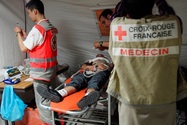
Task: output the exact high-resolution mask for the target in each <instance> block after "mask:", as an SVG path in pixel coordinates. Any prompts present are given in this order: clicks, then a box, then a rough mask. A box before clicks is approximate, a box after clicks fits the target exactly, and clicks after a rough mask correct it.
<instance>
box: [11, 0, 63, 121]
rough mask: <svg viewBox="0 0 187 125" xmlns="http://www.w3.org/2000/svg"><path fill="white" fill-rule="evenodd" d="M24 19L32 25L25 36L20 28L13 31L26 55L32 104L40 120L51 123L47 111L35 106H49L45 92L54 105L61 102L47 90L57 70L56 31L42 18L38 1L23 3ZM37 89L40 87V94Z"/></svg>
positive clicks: (42, 11)
mask: <svg viewBox="0 0 187 125" xmlns="http://www.w3.org/2000/svg"><path fill="white" fill-rule="evenodd" d="M26 10H27V13H28V16H29V17H30V18H31V20H32V21H33V22H36V25H35V26H34V27H33V28H32V29H31V31H30V32H29V33H28V34H27V33H26V32H25V31H24V30H23V29H21V27H19V26H16V27H15V28H14V31H15V32H16V34H17V38H18V44H19V47H20V50H21V51H22V52H29V56H30V67H31V70H30V77H31V78H33V86H34V93H35V102H36V105H37V108H38V111H39V115H40V118H41V120H42V121H43V122H44V123H46V124H51V123H52V121H51V119H52V114H51V111H49V110H46V109H43V108H42V107H40V105H39V103H40V102H41V103H43V104H44V105H46V106H49V104H50V100H47V99H45V97H42V96H41V93H42V94H43V93H45V94H46V96H48V95H49V93H54V94H53V96H55V99H56V100H53V101H55V102H59V101H61V96H60V95H59V94H58V93H57V92H56V91H53V90H52V89H51V90H50V91H49V89H48V88H49V87H50V86H51V87H55V85H56V83H55V82H56V81H57V80H56V79H55V78H56V71H57V37H56V34H57V33H58V30H57V29H56V28H55V27H54V26H53V25H52V24H51V23H50V21H49V20H48V19H46V17H45V15H44V5H43V3H42V1H40V0H30V1H29V2H28V3H27V4H26ZM38 88H39V89H38ZM40 88H43V90H42V91H38V90H41V89H40Z"/></svg>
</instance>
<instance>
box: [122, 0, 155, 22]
mask: <svg viewBox="0 0 187 125" xmlns="http://www.w3.org/2000/svg"><path fill="white" fill-rule="evenodd" d="M154 4H155V1H154V0H123V1H122V3H121V6H123V8H124V12H123V15H126V14H128V15H129V16H130V17H131V18H132V19H140V18H142V17H144V16H146V15H152V9H153V6H154Z"/></svg>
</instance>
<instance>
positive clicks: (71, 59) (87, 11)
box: [0, 0, 187, 72]
mask: <svg viewBox="0 0 187 125" xmlns="http://www.w3.org/2000/svg"><path fill="white" fill-rule="evenodd" d="M42 1H43V2H44V5H45V15H46V18H48V19H49V20H50V21H51V22H52V24H53V25H54V26H55V27H57V28H58V31H59V33H58V36H57V39H58V62H59V64H68V65H70V67H71V69H72V72H75V71H77V69H78V66H79V65H80V64H81V63H83V62H84V61H85V60H87V59H90V58H94V57H95V55H96V54H97V53H102V54H104V55H106V56H107V57H109V55H108V51H107V50H106V51H99V50H95V49H93V43H94V41H96V40H97V41H101V40H107V39H108V37H100V33H99V32H98V27H97V24H96V18H95V14H94V12H93V9H94V8H107V6H115V5H116V4H117V3H118V1H119V0H96V1H93V0H79V1H76V0H42ZM167 1H168V3H169V4H170V5H172V6H173V7H174V9H175V11H176V13H177V14H178V15H179V16H180V17H181V19H182V21H183V28H184V32H183V46H182V54H181V60H180V63H181V65H185V66H186V65H187V24H186V22H187V14H186V13H187V1H186V0H180V1H179V0H178V1H176V0H167ZM0 15H1V16H0V60H1V61H0V68H3V67H4V66H9V65H20V64H21V63H22V61H23V59H24V58H26V54H24V53H22V52H21V51H20V49H19V46H18V42H17V38H16V36H15V33H14V32H13V29H14V26H15V25H16V23H17V22H19V24H20V26H21V27H23V28H24V27H25V17H24V5H23V1H22V0H0ZM26 18H27V20H26V22H27V24H26V26H27V31H30V29H31V28H32V26H33V25H34V23H33V22H31V21H30V19H29V18H28V17H26Z"/></svg>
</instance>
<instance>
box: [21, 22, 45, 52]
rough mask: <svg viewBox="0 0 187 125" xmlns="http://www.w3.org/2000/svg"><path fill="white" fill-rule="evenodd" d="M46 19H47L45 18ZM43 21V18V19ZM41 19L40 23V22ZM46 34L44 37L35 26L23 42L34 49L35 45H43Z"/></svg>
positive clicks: (30, 48)
mask: <svg viewBox="0 0 187 125" xmlns="http://www.w3.org/2000/svg"><path fill="white" fill-rule="evenodd" d="M44 20H46V19H44ZM41 21H43V20H41ZM41 21H39V22H38V23H40V22H41ZM44 38H45V34H44V37H43V36H42V34H41V33H40V32H39V30H38V29H36V28H35V26H34V27H33V28H32V29H31V31H30V32H29V34H28V36H27V38H26V39H25V41H24V42H23V44H24V45H25V46H26V47H27V48H28V49H29V50H32V49H33V48H34V47H36V46H39V45H41V44H42V43H43V42H44Z"/></svg>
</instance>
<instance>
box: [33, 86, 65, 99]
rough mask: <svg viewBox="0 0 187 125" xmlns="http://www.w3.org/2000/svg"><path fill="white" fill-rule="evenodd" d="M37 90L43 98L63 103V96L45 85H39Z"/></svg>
mask: <svg viewBox="0 0 187 125" xmlns="http://www.w3.org/2000/svg"><path fill="white" fill-rule="evenodd" d="M36 90H37V91H38V93H39V94H40V95H41V96H42V97H43V98H46V99H49V100H51V101H52V102H61V101H62V96H61V95H60V94H59V93H58V92H57V91H56V90H53V89H49V87H48V86H47V85H45V84H40V85H38V86H37V88H36Z"/></svg>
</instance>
